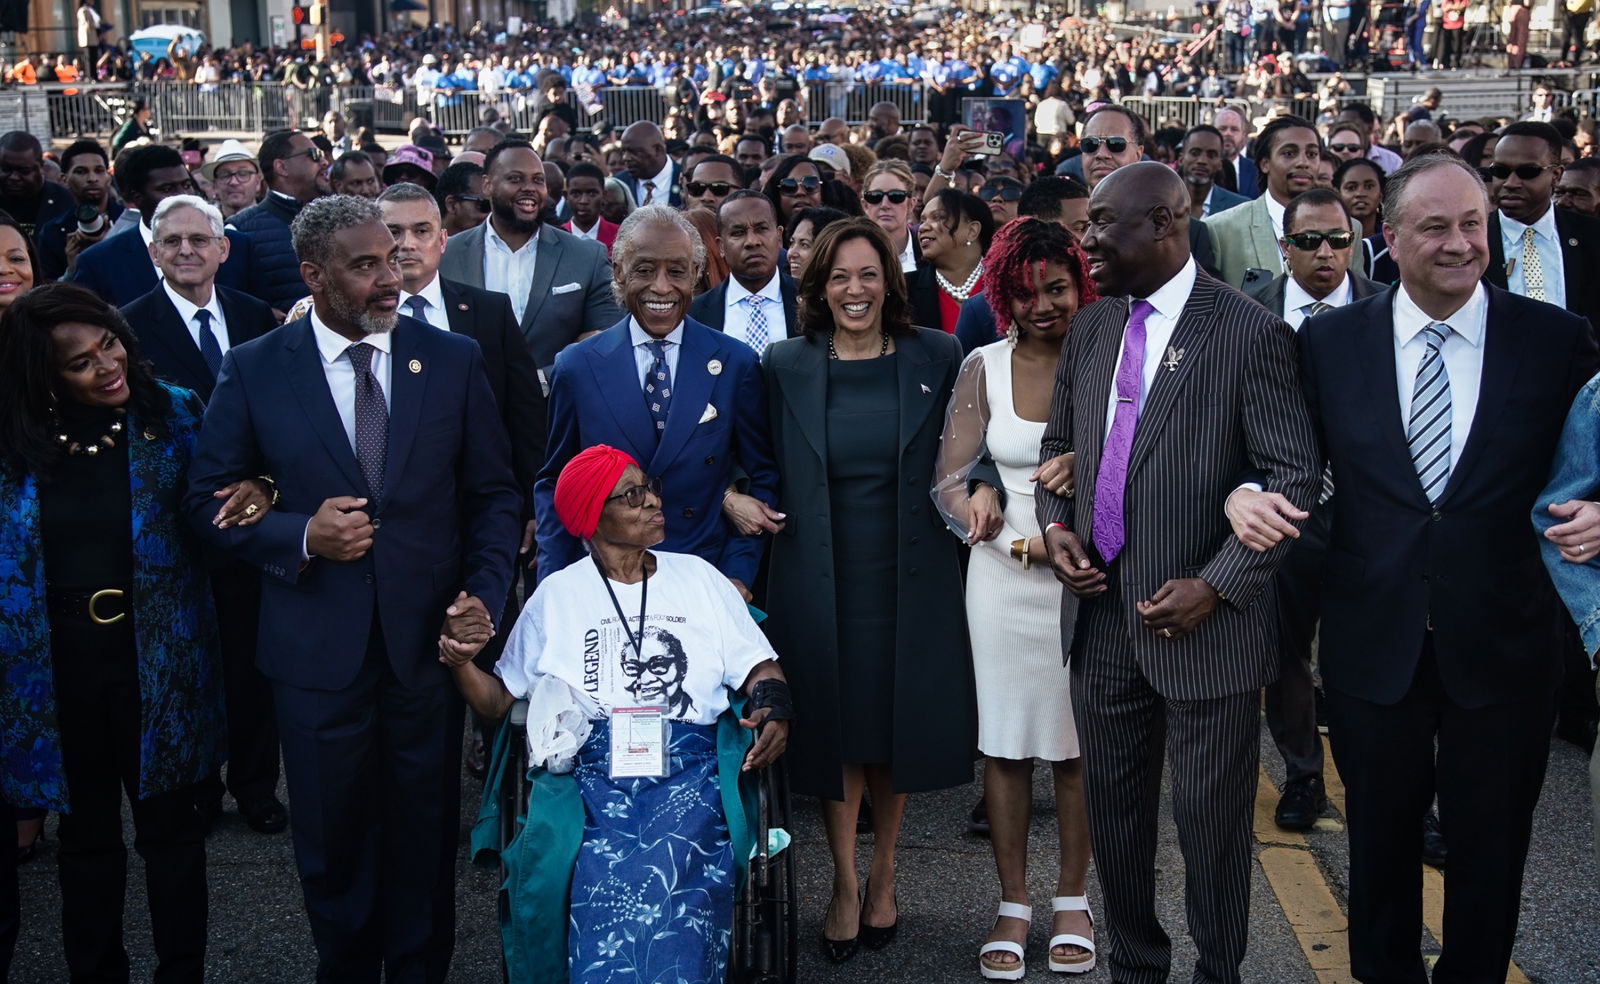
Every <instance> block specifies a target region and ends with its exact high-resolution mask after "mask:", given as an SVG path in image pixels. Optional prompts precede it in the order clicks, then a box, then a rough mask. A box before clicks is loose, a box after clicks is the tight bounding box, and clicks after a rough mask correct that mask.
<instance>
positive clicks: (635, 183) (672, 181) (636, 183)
mask: <svg viewBox="0 0 1600 984" xmlns="http://www.w3.org/2000/svg"><path fill="white" fill-rule="evenodd" d="M612 177H613V178H616V179H617V180H618V181H621V182H622V183H623V184H625V185H627V186H628V190H629V191H630V192H632V193H633V203H634V204H635V205H643V204H644V179H643V178H637V177H634V175H633V173H632V172H631V171H618V172H617V173H616V174H613V175H612ZM667 184H669V185H670V186H671V189H670V191H671V194H670V195H669V197H668V198H667V200H666V204H668V205H671V206H672V207H673V208H682V207H683V190H682V189H681V188H679V187H678V186H679V185H681V184H683V168H681V167H679V166H678V165H677V163H675V162H672V173H671V174H670V175H668V177H667ZM661 192H662V189H660V188H656V189H654V192H653V193H654V195H655V201H656V203H660V202H661V201H662V199H661Z"/></svg>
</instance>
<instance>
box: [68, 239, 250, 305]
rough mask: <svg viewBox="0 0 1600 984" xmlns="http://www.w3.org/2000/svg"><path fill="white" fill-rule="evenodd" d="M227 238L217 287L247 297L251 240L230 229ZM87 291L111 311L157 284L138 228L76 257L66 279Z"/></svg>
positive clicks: (153, 265)
mask: <svg viewBox="0 0 1600 984" xmlns="http://www.w3.org/2000/svg"><path fill="white" fill-rule="evenodd" d="M225 231H226V232H227V234H228V243H229V247H228V250H229V251H228V259H227V261H226V262H225V263H223V264H222V266H221V267H219V268H218V270H217V283H219V284H221V285H222V286H224V287H232V288H233V289H234V290H241V291H244V292H245V293H246V294H252V295H254V294H256V293H257V291H256V289H255V284H254V280H253V277H254V274H253V273H252V271H251V266H252V264H253V263H254V259H253V255H252V251H251V248H250V237H249V236H247V235H245V234H244V233H242V232H237V231H235V230H233V229H228V230H225ZM67 279H68V280H70V281H72V282H73V283H75V284H81V285H82V286H84V287H87V288H89V289H90V290H92V291H94V292H95V293H96V294H99V295H100V297H101V298H102V299H103V300H104V301H105V302H106V303H107V304H110V305H111V306H112V307H118V308H120V307H122V306H123V305H124V304H131V303H132V302H134V301H136V300H138V299H139V298H141V297H143V296H144V295H146V294H148V293H150V289H151V288H152V287H154V286H155V285H156V284H157V282H159V281H160V279H161V278H160V277H159V276H158V275H157V273H156V264H155V261H154V260H152V259H150V251H149V249H147V248H146V247H145V244H144V236H142V235H140V233H139V229H138V227H137V226H128V227H127V228H126V229H123V230H122V231H121V232H116V233H112V234H111V237H110V238H108V239H106V240H105V241H104V242H98V243H95V244H94V245H93V246H90V247H89V248H88V249H86V250H84V251H83V252H82V253H79V254H78V265H77V266H76V267H74V268H73V271H72V276H70V277H68V278H67Z"/></svg>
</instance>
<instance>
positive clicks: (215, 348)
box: [194, 308, 222, 379]
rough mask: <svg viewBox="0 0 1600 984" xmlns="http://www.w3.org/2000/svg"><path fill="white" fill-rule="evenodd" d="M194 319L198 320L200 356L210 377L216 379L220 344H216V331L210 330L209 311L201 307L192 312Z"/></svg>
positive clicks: (219, 368) (220, 350)
mask: <svg viewBox="0 0 1600 984" xmlns="http://www.w3.org/2000/svg"><path fill="white" fill-rule="evenodd" d="M194 320H196V321H198V322H200V358H202V359H204V360H206V368H207V369H209V370H211V378H212V379H216V378H217V373H218V372H219V371H220V370H221V369H222V346H221V345H219V344H217V336H216V333H215V332H213V331H212V330H211V312H210V311H207V310H206V309H205V308H201V309H200V310H198V311H196V312H195V313H194Z"/></svg>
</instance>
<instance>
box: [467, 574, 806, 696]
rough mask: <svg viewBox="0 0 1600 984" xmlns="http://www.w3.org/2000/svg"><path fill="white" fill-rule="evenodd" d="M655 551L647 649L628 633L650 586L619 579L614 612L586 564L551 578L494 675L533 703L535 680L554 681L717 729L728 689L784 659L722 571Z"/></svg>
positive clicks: (635, 623)
mask: <svg viewBox="0 0 1600 984" xmlns="http://www.w3.org/2000/svg"><path fill="white" fill-rule="evenodd" d="M652 552H653V553H654V556H655V558H656V572H655V573H654V574H653V575H651V576H650V579H649V584H650V589H649V594H648V597H647V598H646V599H645V600H646V603H647V608H646V611H645V617H644V638H643V641H642V644H641V646H640V651H635V649H634V645H633V642H632V641H630V639H629V633H630V632H631V633H632V634H633V638H634V639H637V638H638V635H639V602H640V592H641V590H642V589H643V586H644V582H640V583H639V584H622V583H619V582H617V581H612V582H611V590H612V591H613V592H615V593H616V599H617V604H616V605H613V604H612V602H611V597H610V596H609V595H608V594H607V592H606V586H605V582H604V581H602V580H601V577H600V569H599V568H598V567H596V566H595V564H594V561H593V560H591V559H589V558H587V557H585V558H584V559H583V560H580V561H578V562H576V563H574V564H572V565H571V566H570V567H567V568H566V569H564V570H560V571H557V572H556V573H554V574H552V575H550V576H549V577H547V578H545V579H544V581H543V583H541V584H540V585H539V590H537V591H535V592H534V593H533V597H532V598H530V599H528V603H527V605H526V606H524V608H523V609H522V614H521V615H520V616H518V618H517V623H516V625H514V626H513V627H512V629H511V636H510V638H509V639H507V640H506V648H505V651H504V652H503V653H502V654H501V655H500V662H498V663H496V664H495V668H494V671H495V673H496V674H497V675H498V676H499V677H500V680H501V682H503V683H504V684H505V687H506V690H507V691H509V692H510V693H511V695H512V696H513V697H525V696H527V694H528V692H529V690H530V688H531V681H532V679H533V676H534V674H535V673H547V674H550V675H552V676H555V677H558V678H559V679H561V680H562V681H564V682H565V683H567V684H568V685H569V686H571V687H572V688H573V689H574V690H578V691H581V692H583V693H585V694H587V695H588V696H589V697H591V698H593V699H594V701H595V703H597V704H599V705H600V707H601V708H604V709H606V710H607V711H609V710H610V708H613V707H639V706H645V705H660V706H663V707H665V708H666V709H667V711H666V716H667V717H669V718H672V719H674V720H678V721H685V722H688V723H690V724H714V723H716V720H717V717H718V716H719V715H720V714H721V713H722V712H723V711H725V710H727V709H728V695H727V691H726V690H724V689H723V688H724V687H731V688H733V689H734V690H737V689H739V688H740V687H741V686H743V685H744V681H745V678H746V677H748V676H749V675H750V670H751V669H752V668H754V667H755V666H756V664H758V663H760V662H761V661H762V660H767V659H773V660H775V659H777V658H778V654H777V653H775V652H773V650H772V645H771V644H770V643H768V642H767V637H766V636H764V635H762V634H761V630H760V629H758V628H756V623H755V620H754V619H752V618H751V617H750V612H749V609H748V608H747V607H746V606H745V603H744V599H742V598H740V597H739V592H738V591H737V590H735V589H734V587H733V585H732V583H730V582H729V581H728V579H727V578H726V577H724V576H722V574H721V572H719V571H718V570H717V569H716V568H715V567H712V566H711V565H710V564H708V563H706V562H705V561H704V560H701V559H700V558H699V557H696V556H694V555H692V554H675V553H664V552H660V551H652ZM618 606H621V608H622V611H623V612H624V613H625V614H626V616H627V623H626V627H624V623H623V621H622V619H621V618H619V617H618V615H617V607H618Z"/></svg>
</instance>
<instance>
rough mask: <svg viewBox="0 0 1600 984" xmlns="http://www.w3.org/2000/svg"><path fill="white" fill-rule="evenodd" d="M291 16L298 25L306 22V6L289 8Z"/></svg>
mask: <svg viewBox="0 0 1600 984" xmlns="http://www.w3.org/2000/svg"><path fill="white" fill-rule="evenodd" d="M289 18H290V19H291V20H293V21H294V22H295V24H296V25H300V24H304V23H305V22H306V8H304V7H291V8H289Z"/></svg>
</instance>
